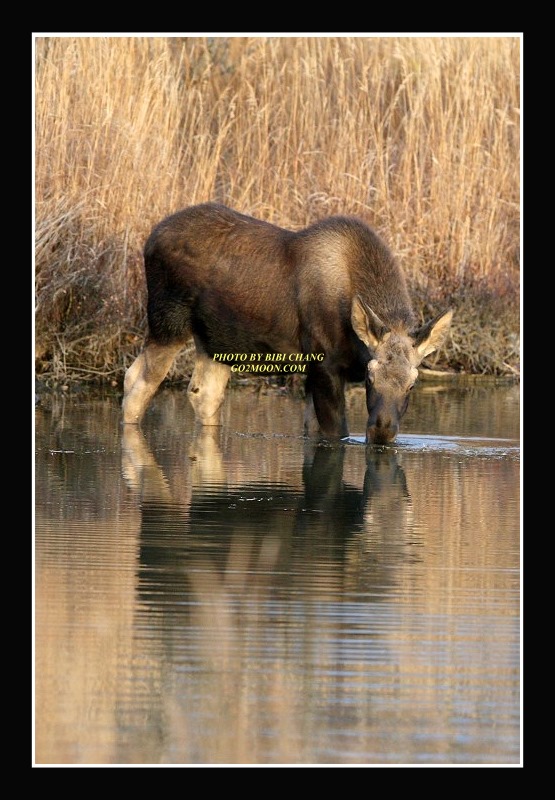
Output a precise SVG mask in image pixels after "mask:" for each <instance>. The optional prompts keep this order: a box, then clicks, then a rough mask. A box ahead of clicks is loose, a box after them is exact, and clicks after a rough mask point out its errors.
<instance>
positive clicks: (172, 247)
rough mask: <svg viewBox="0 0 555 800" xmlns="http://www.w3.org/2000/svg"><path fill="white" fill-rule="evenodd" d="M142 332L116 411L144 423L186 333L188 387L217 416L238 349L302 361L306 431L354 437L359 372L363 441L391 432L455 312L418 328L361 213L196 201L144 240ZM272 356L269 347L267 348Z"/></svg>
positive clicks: (200, 413) (382, 439)
mask: <svg viewBox="0 0 555 800" xmlns="http://www.w3.org/2000/svg"><path fill="white" fill-rule="evenodd" d="M144 259H145V271H146V282H147V290H148V304H147V314H148V335H147V338H146V342H145V347H144V349H143V351H142V352H141V353H140V354H139V355H138V357H137V358H136V359H135V361H134V362H133V364H132V365H131V366H130V367H129V369H128V370H127V372H126V374H125V382H124V399H123V421H124V423H127V424H138V423H140V421H141V419H142V417H143V415H144V413H145V410H146V408H147V406H148V404H149V403H150V401H151V399H152V397H153V396H154V394H155V393H156V390H157V389H158V387H159V386H160V383H161V382H162V381H163V379H164V378H165V376H166V375H167V373H168V371H169V369H170V367H171V365H172V363H173V361H174V359H175V357H176V356H177V354H178V353H179V351H180V350H182V349H183V347H184V346H185V345H186V344H187V342H188V341H189V340H190V339H191V337H193V338H194V342H195V349H196V362H195V367H194V370H193V374H192V377H191V381H190V383H189V387H188V390H187V392H188V396H189V398H190V400H191V403H192V405H193V408H194V411H195V416H196V418H197V420H198V421H199V422H200V423H202V424H203V425H218V424H219V423H220V408H221V405H222V402H223V397H224V392H225V388H226V385H227V382H228V380H229V377H230V374H231V369H232V368H236V367H237V365H238V364H239V363H240V360H241V358H246V359H249V360H251V359H253V360H254V361H256V360H262V361H265V360H266V359H270V360H272V359H275V358H282V359H283V362H284V364H285V363H297V364H298V363H301V362H302V363H304V364H305V365H306V367H305V373H304V374H306V382H305V393H306V412H305V432H306V433H308V434H314V433H318V432H319V433H320V434H321V435H322V436H323V437H325V438H341V437H344V436H347V435H348V432H349V429H348V424H347V419H346V415H345V394H344V389H345V384H346V382H361V381H365V385H366V405H367V409H368V423H367V427H366V439H367V442H368V443H369V444H387V443H388V442H391V441H393V440H394V439H395V437H396V435H397V432H398V430H399V423H400V420H401V418H402V416H403V414H404V413H405V411H406V408H407V405H408V400H409V393H410V391H411V389H412V387H413V385H414V382H415V380H416V378H417V376H418V369H417V367H418V365H419V364H420V362H421V361H422V359H423V358H425V357H426V356H427V355H428V354H429V353H431V352H433V351H434V350H436V349H437V348H439V347H440V346H441V345H442V343H443V341H444V340H445V336H446V334H447V331H448V329H449V325H450V322H451V317H452V312H451V311H450V310H449V311H445V312H443V313H442V314H440V315H439V316H437V317H436V318H435V319H433V320H431V321H429V322H427V323H426V324H424V325H423V326H421V327H418V326H417V325H416V318H415V315H414V312H413V309H412V306H411V302H410V299H409V295H408V291H407V287H406V283H405V278H404V276H403V273H402V272H401V270H400V268H399V266H398V264H397V262H396V260H395V258H394V257H393V255H392V254H391V253H390V251H389V249H388V248H387V247H386V245H385V244H384V242H383V241H382V240H381V239H380V238H379V236H378V235H377V234H376V233H375V232H374V231H373V230H372V229H371V228H370V227H368V225H366V224H365V223H364V222H363V221H362V220H360V219H358V218H356V217H346V216H333V217H328V218H327V219H323V220H320V221H319V222H316V223H314V224H313V225H310V226H309V227H307V228H304V229H303V230H300V231H289V230H285V229H283V228H280V227H277V226H276V225H272V224H270V223H268V222H263V221H261V220H258V219H255V218H253V217H250V216H246V215H244V214H240V213H239V212H237V211H233V210H232V209H230V208H227V207H225V206H223V205H220V204H217V203H203V204H202V205H197V206H191V207H189V208H186V209H184V210H182V211H178V212H177V213H176V214H173V215H171V216H169V217H167V218H166V219H164V220H162V222H160V223H159V224H158V225H157V226H156V227H155V228H154V230H153V231H152V233H151V234H150V236H149V238H148V240H147V242H146V245H145V249H144ZM272 354H273V355H272Z"/></svg>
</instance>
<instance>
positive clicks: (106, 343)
mask: <svg viewBox="0 0 555 800" xmlns="http://www.w3.org/2000/svg"><path fill="white" fill-rule="evenodd" d="M35 43H36V94H35V107H36V111H35V146H36V159H35V161H36V175H35V220H36V254H35V284H36V312H35V356H36V372H37V376H38V377H39V378H40V379H41V380H42V381H43V382H45V383H46V384H47V385H54V384H60V383H73V382H77V383H83V382H86V383H91V384H92V383H99V382H100V383H102V382H104V383H108V384H110V383H112V384H113V385H115V386H120V385H121V382H122V379H123V374H124V371H125V369H126V367H127V366H128V365H129V364H130V363H131V361H132V359H133V358H134V357H135V355H136V354H137V352H138V350H139V349H140V347H141V345H142V341H143V336H144V332H145V328H146V315H145V308H146V306H145V300H146V297H145V287H144V277H143V264H142V247H143V243H144V240H145V239H146V237H147V235H148V233H149V231H150V229H151V228H152V227H153V225H154V224H156V222H158V221H159V220H160V219H161V218H162V217H164V216H166V215H167V214H168V213H171V212H172V211H175V210H177V209H178V208H182V207H184V206H187V205H191V204H194V203H198V202H203V201H206V200H209V199H213V200H218V201H220V202H224V203H226V204H227V205H230V206H232V207H234V208H236V209H238V210H240V211H243V212H245V213H250V214H253V215H255V216H259V217H261V218H264V219H267V220H269V221H272V222H275V223H277V224H281V225H284V226H285V227H291V228H300V227H303V226H305V225H306V224H308V223H310V222H313V221H314V220H316V219H318V218H321V217H323V216H327V215H329V214H334V213H347V214H357V215H359V216H361V217H362V218H364V219H365V220H366V221H367V222H368V223H369V224H371V225H372V226H373V227H375V228H376V230H378V232H379V233H380V234H381V235H382V236H383V237H384V239H385V240H386V241H387V242H388V243H389V244H390V246H391V247H392V249H393V250H394V251H395V253H396V254H397V255H398V257H399V260H400V262H401V264H402V266H403V268H404V269H405V271H406V273H407V276H408V278H409V284H410V287H411V291H412V294H413V297H414V300H415V306H416V308H417V310H418V313H419V314H420V315H421V317H422V319H424V318H427V317H429V316H430V314H435V313H438V312H439V311H440V310H442V309H443V308H445V307H446V306H447V305H452V306H453V307H454V308H455V312H456V313H455V318H454V323H453V332H452V336H451V339H450V342H449V344H448V345H447V347H446V348H444V350H443V351H442V352H441V353H440V354H439V355H438V356H437V357H436V358H435V360H434V361H433V362H431V363H430V365H431V366H435V367H436V368H450V369H453V370H455V371H460V372H467V373H479V374H482V373H483V374H492V375H510V374H518V372H519V330H520V259H519V254H520V218H519V208H520V141H519V133H520V121H519V105H520V86H519V81H520V39H519V38H518V37H509V36H507V37H496V38H487V37H472V38H465V37H462V38H460V37H449V38H447V37H437V38H436V37H422V38H420V37H413V38H411V37H408V38H396V37H383V38H380V37H376V38H367V37H238V38H218V37H212V38H194V37H191V38H179V37H174V38H143V37H136V38H135V37H122V38H118V37H86V36H85V37H72V36H68V37H44V38H41V37H38V38H37V39H36V40H35ZM190 364H191V358H190V353H185V354H184V355H183V356H182V358H181V359H180V360H179V361H178V362H177V364H176V366H175V367H174V369H173V371H172V373H171V374H170V376H169V377H170V380H172V379H175V380H177V379H179V378H182V377H183V376H184V375H186V374H187V371H188V370H189V369H190Z"/></svg>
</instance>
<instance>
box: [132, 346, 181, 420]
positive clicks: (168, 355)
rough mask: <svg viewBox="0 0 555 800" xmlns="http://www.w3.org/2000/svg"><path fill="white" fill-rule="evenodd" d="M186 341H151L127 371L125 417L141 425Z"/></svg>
mask: <svg viewBox="0 0 555 800" xmlns="http://www.w3.org/2000/svg"><path fill="white" fill-rule="evenodd" d="M182 348H183V344H166V345H161V344H156V343H154V342H151V343H150V344H148V345H147V346H146V347H145V349H144V350H143V351H142V353H139V355H138V356H137V358H136V359H135V361H134V362H133V363H132V364H131V366H130V367H129V369H128V370H127V372H126V373H125V380H124V383H123V421H124V423H127V424H134V425H138V424H139V423H140V421H141V419H142V418H143V415H144V413H145V411H146V409H147V406H148V404H149V403H150V401H151V400H152V398H153V397H154V395H155V394H156V390H157V389H158V387H159V386H160V384H161V383H162V381H163V380H164V378H165V377H166V375H167V374H168V371H169V369H170V367H171V365H172V363H173V360H174V358H175V357H176V355H177V354H178V352H179V351H180V350H181V349H182Z"/></svg>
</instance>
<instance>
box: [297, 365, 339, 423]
mask: <svg viewBox="0 0 555 800" xmlns="http://www.w3.org/2000/svg"><path fill="white" fill-rule="evenodd" d="M306 391H307V396H308V398H309V401H310V398H311V397H312V402H313V404H314V411H315V414H316V418H317V420H318V423H319V425H320V433H321V434H322V435H323V436H329V437H331V438H341V437H343V436H348V435H349V428H348V426H347V417H346V415H345V381H344V380H343V378H341V377H340V376H339V375H336V374H334V373H332V372H329V371H328V370H326V369H322V368H320V367H318V368H313V370H312V372H311V373H310V375H309V376H308V379H307V387H306ZM307 411H310V409H309V406H308V408H307ZM309 416H310V414H309V413H308V414H305V428H306V426H307V418H308V417H309Z"/></svg>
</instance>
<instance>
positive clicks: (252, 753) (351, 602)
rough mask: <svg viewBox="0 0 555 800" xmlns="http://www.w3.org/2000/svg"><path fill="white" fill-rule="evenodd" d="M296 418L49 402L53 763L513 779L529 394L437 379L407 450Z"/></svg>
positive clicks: (43, 479) (46, 470)
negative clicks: (322, 441)
mask: <svg viewBox="0 0 555 800" xmlns="http://www.w3.org/2000/svg"><path fill="white" fill-rule="evenodd" d="M349 405H350V408H349V420H350V429H351V431H352V436H351V437H350V439H349V440H348V441H347V442H345V443H343V444H339V445H334V446H325V445H316V444H315V443H314V442H311V441H310V440H307V439H305V438H303V436H302V435H301V431H302V418H303V406H302V402H301V401H300V400H296V399H293V398H291V397H289V396H286V395H281V394H279V393H278V392H277V391H275V392H273V393H270V394H264V393H263V392H257V391H255V390H253V389H241V390H239V389H237V390H232V391H230V392H229V393H228V397H227V400H226V405H225V409H224V411H225V414H224V425H223V426H222V427H221V428H215V429H205V430H204V431H195V426H194V422H193V415H192V411H191V409H190V407H189V404H188V401H187V399H186V396H185V394H184V392H181V391H176V390H173V391H162V392H161V393H160V394H159V395H158V396H157V397H156V398H155V400H154V401H153V403H152V406H151V408H150V410H149V412H148V414H147V417H146V419H145V422H144V424H143V426H142V431H139V430H135V429H134V428H133V426H127V427H126V429H125V430H124V429H123V427H122V426H121V421H120V407H119V399H118V398H107V399H101V400H99V399H92V398H89V399H87V398H86V397H85V398H78V399H72V398H67V399H65V400H64V399H60V398H54V399H52V400H48V402H47V403H46V402H44V400H43V402H41V403H40V404H39V406H38V408H37V411H36V428H35V445H36V468H35V509H36V514H35V552H34V565H35V576H34V577H35V652H34V656H35V674H34V682H35V685H34V700H35V703H34V712H35V714H34V716H35V720H34V722H35V731H34V746H35V754H34V755H35V761H34V763H36V764H37V765H53V764H63V765H87V764H88V765H90V764H98V765H117V764H121V765H126V764H137V765H138V764H148V765H200V764H202V765H216V764H218V765H238V764H246V765H282V764H294V765H308V764H313V765H324V764H335V765H365V766H366V765H368V766H378V765H384V766H387V765H392V766H395V765H400V764H405V765H416V766H448V765H452V766H458V765H476V766H482V765H507V766H510V765H515V766H518V765H520V763H521V720H520V710H521V703H520V645H521V635H520V441H519V437H520V432H519V419H520V390H519V387H518V386H506V385H505V386H504V385H501V386H499V385H498V386H493V385H491V384H489V383H485V384H481V383H480V384H471V385H467V386H464V385H463V386H461V385H459V384H445V385H435V384H433V385H427V384H421V385H420V387H419V388H418V389H417V390H415V393H414V396H413V398H412V399H411V407H410V409H409V412H408V414H407V417H406V418H405V421H404V425H403V428H402V433H401V435H400V436H399V438H398V441H397V442H396V443H395V445H394V446H391V447H386V448H367V447H366V446H365V445H364V443H363V439H362V432H363V431H364V429H365V414H364V399H363V392H361V391H359V390H358V389H355V390H354V391H353V392H352V393H351V394H350V399H349Z"/></svg>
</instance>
